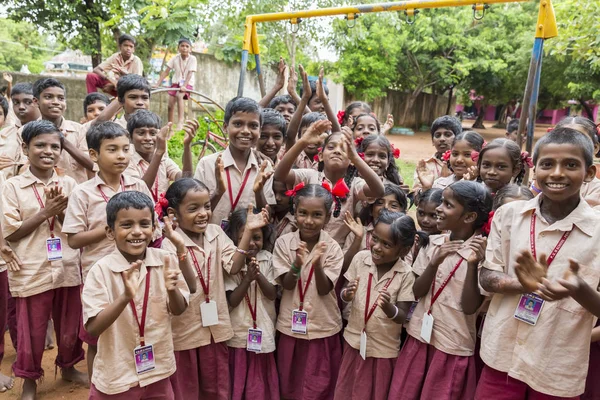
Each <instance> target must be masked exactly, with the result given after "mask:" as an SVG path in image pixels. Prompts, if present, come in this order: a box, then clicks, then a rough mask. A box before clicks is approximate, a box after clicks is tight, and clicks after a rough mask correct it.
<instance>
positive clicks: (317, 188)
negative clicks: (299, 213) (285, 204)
mask: <svg viewBox="0 0 600 400" xmlns="http://www.w3.org/2000/svg"><path fill="white" fill-rule="evenodd" d="M305 197H306V198H311V197H318V198H321V199H323V200H324V203H325V212H326V213H327V215H329V214H330V213H331V206H333V202H334V196H332V195H331V193H330V192H329V191H328V190H327V189H325V188H324V187H323V186H321V185H317V184H309V185H306V186H304V187H303V188H302V189H300V190H298V191H297V192H296V193H295V194H294V195H293V196H290V201H291V204H292V206H291V208H290V212H291V213H292V214H295V212H296V209H297V208H298V204H299V203H300V199H302V198H305ZM336 208H337V215H336V214H335V210H334V212H333V216H334V217H337V216H339V215H340V209H339V208H338V206H337V204H336Z"/></svg>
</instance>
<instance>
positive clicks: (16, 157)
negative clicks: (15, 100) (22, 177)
mask: <svg viewBox="0 0 600 400" xmlns="http://www.w3.org/2000/svg"><path fill="white" fill-rule="evenodd" d="M19 128H20V124H19V126H17V125H10V126H7V127H6V128H4V129H2V130H0V155H1V156H3V157H8V158H10V159H11V160H12V161H13V162H14V164H13V165H11V166H8V167H6V168H4V169H2V172H3V173H4V176H5V177H6V179H8V178H12V177H13V176H15V175H17V173H18V170H19V165H22V164H23V163H24V160H23V158H24V156H23V147H22V144H23V141H22V140H21V135H20V134H19Z"/></svg>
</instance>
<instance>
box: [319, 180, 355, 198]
mask: <svg viewBox="0 0 600 400" xmlns="http://www.w3.org/2000/svg"><path fill="white" fill-rule="evenodd" d="M321 186H323V187H324V188H325V189H327V191H328V192H330V193H331V194H332V195H334V196H335V197H346V196H347V195H348V193H350V189H349V188H348V185H346V182H345V181H344V178H342V179H340V180H339V181H337V182H336V184H335V185H334V186H333V189H332V188H331V185H330V184H329V183H328V182H325V181H323V183H321Z"/></svg>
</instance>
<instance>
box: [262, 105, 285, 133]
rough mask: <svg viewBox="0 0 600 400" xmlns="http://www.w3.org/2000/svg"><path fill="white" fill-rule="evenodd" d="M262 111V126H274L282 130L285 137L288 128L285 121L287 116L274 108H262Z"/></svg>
mask: <svg viewBox="0 0 600 400" xmlns="http://www.w3.org/2000/svg"><path fill="white" fill-rule="evenodd" d="M260 113H261V121H262V122H261V125H260V126H261V128H262V127H263V126H266V125H270V126H274V127H275V128H277V130H279V131H280V132H281V134H282V135H283V137H285V132H286V130H287V123H286V122H285V118H283V116H282V115H281V114H280V113H278V112H277V111H275V110H273V109H272V108H263V109H262V110H260Z"/></svg>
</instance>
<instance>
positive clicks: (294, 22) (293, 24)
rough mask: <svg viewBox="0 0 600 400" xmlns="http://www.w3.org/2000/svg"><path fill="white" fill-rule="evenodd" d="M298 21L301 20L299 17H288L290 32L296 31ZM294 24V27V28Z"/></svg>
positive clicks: (298, 26)
mask: <svg viewBox="0 0 600 400" xmlns="http://www.w3.org/2000/svg"><path fill="white" fill-rule="evenodd" d="M300 22H302V19H300V18H292V19H290V25H291V28H290V31H291V32H292V33H298V31H299V30H300ZM294 26H295V27H296V28H295V29H294Z"/></svg>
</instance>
